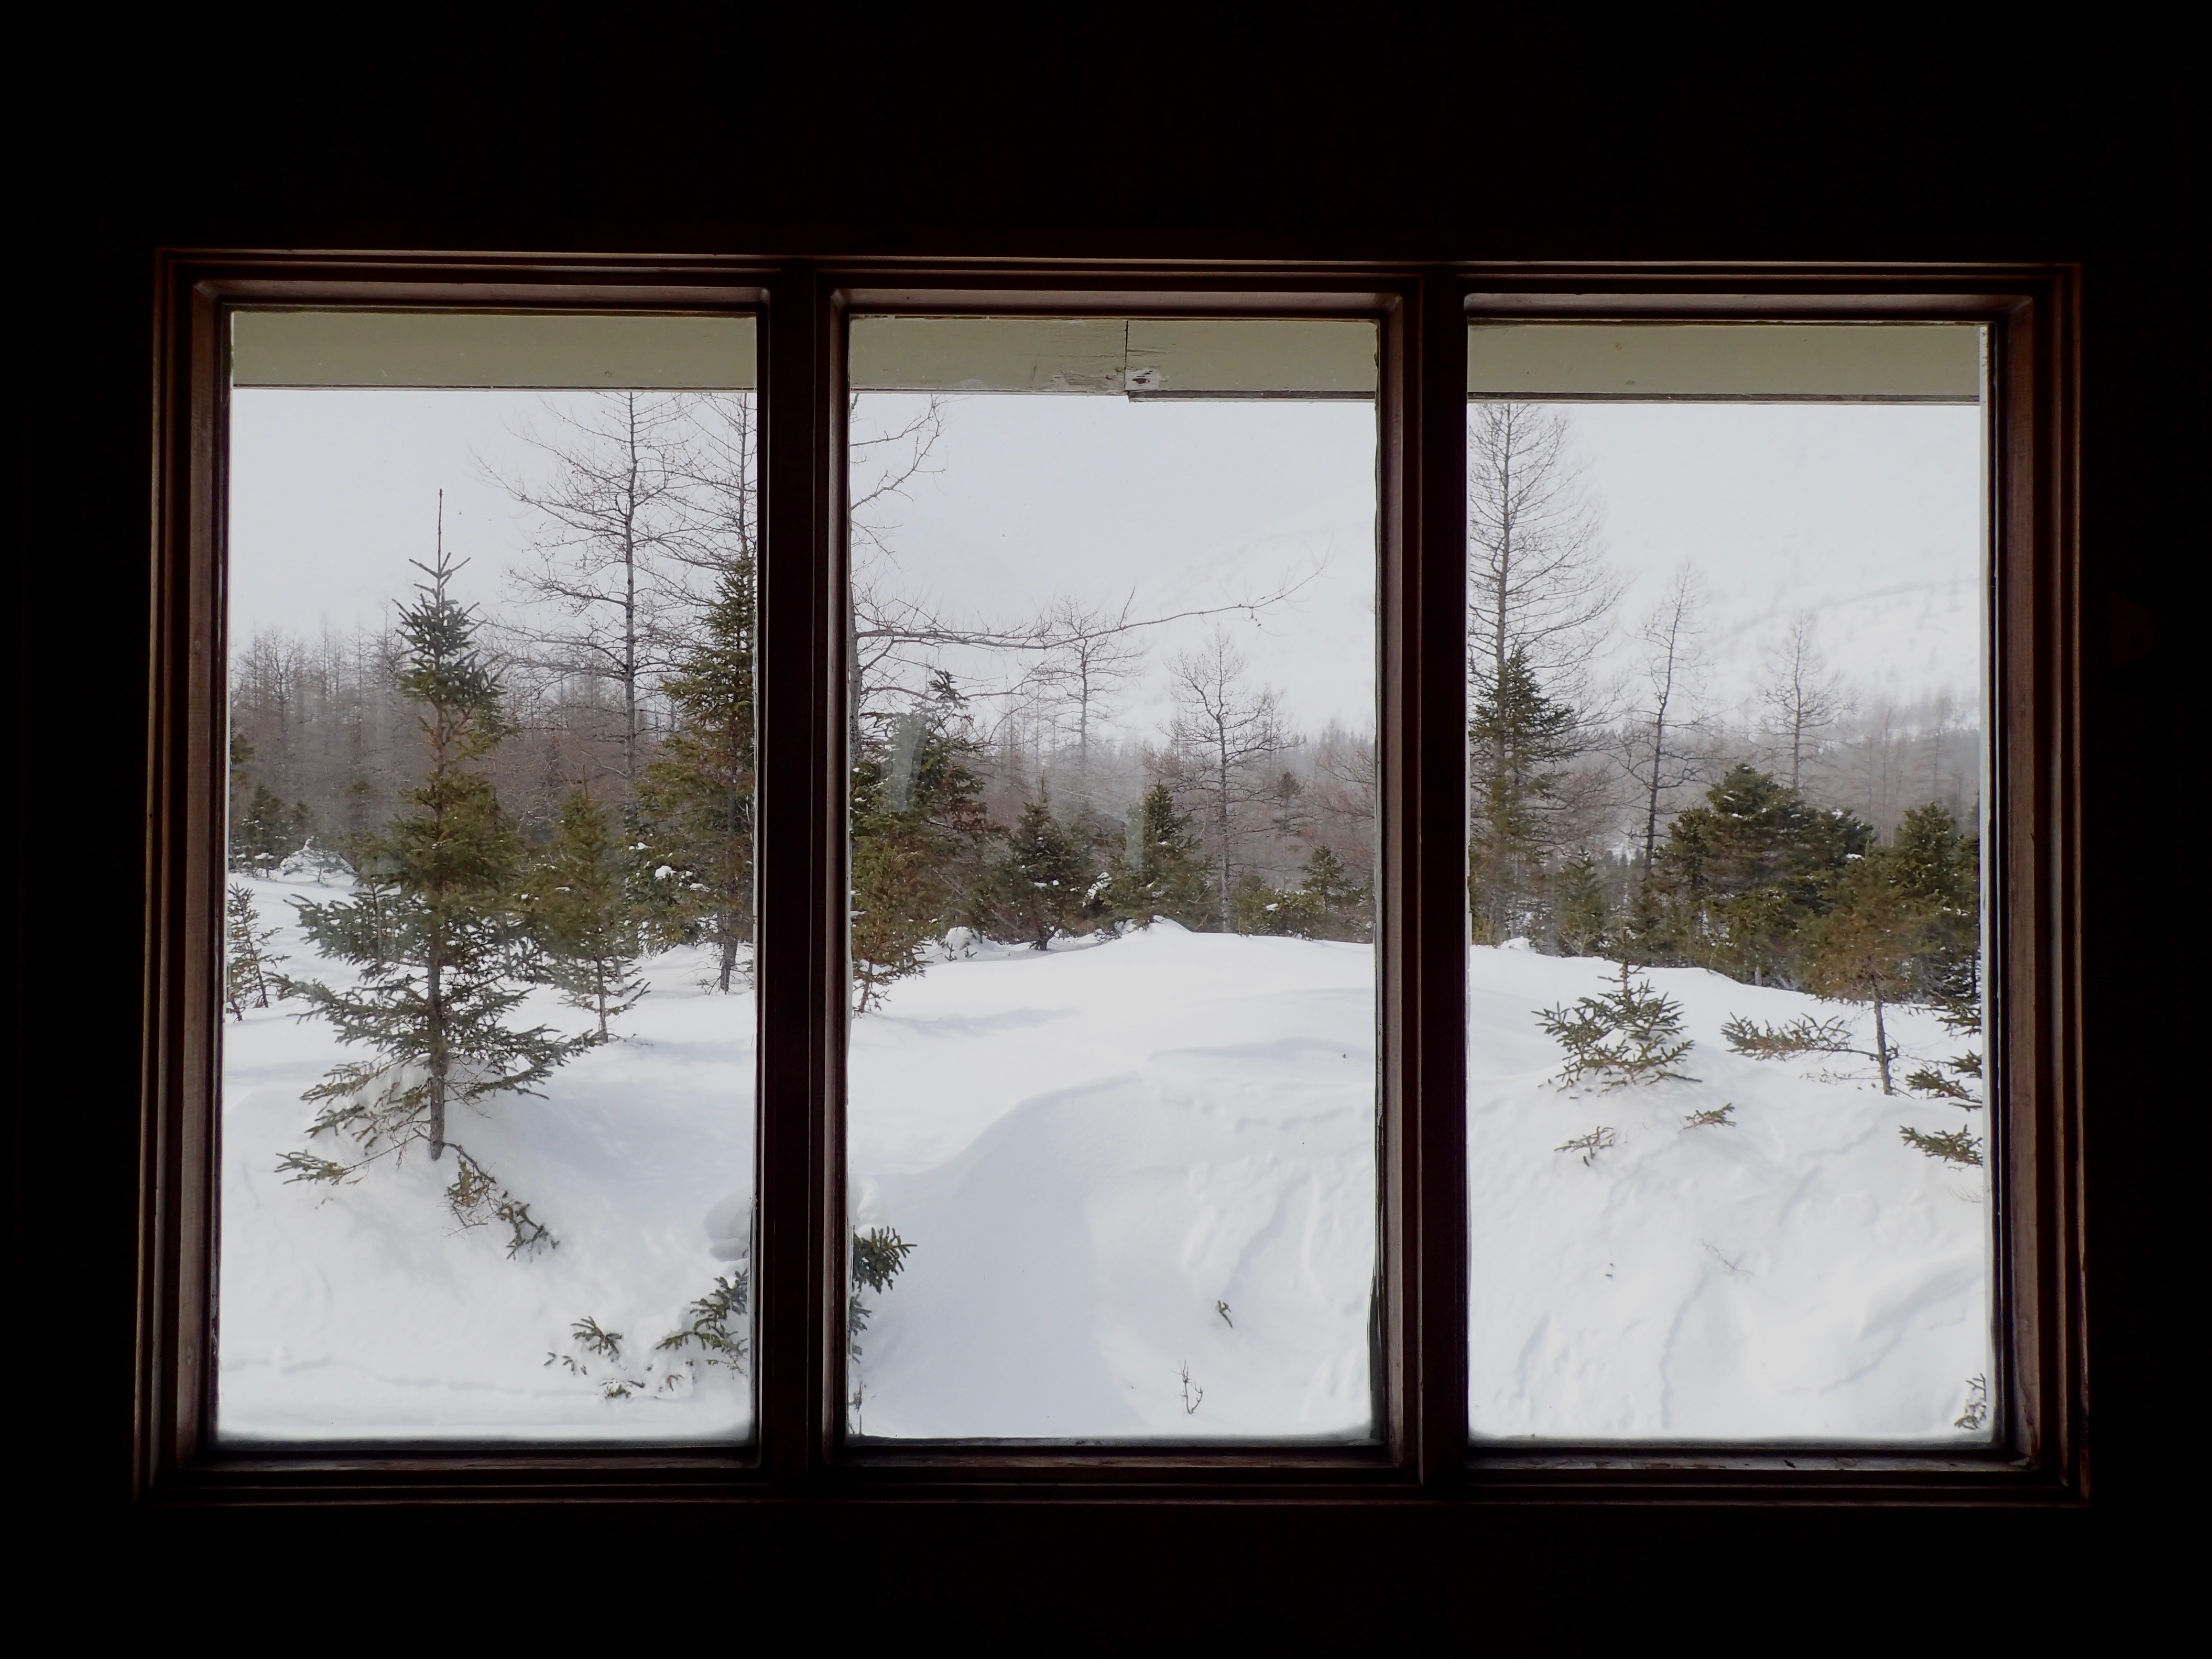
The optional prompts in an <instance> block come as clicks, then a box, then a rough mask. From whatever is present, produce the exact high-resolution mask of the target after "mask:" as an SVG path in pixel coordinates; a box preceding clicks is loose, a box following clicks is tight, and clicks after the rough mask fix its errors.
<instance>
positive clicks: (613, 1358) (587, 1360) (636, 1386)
mask: <svg viewBox="0 0 2212 1659" xmlns="http://www.w3.org/2000/svg"><path fill="white" fill-rule="evenodd" d="M568 1335H569V1339H570V1340H571V1342H572V1343H573V1344H574V1346H575V1348H576V1350H577V1353H580V1354H581V1355H582V1356H583V1357H582V1358H577V1356H576V1354H566V1353H554V1352H550V1351H549V1352H547V1354H546V1356H545V1363H546V1364H548V1365H560V1366H563V1367H565V1368H566V1369H567V1370H568V1373H569V1375H571V1376H581V1377H589V1376H591V1375H592V1362H594V1361H597V1362H598V1363H599V1364H600V1365H601V1366H602V1367H608V1366H611V1367H612V1368H613V1370H614V1374H613V1375H612V1376H606V1377H604V1378H603V1379H602V1380H601V1382H600V1383H599V1394H600V1395H601V1397H602V1398H604V1399H607V1400H628V1399H629V1397H630V1396H631V1395H636V1394H641V1393H643V1392H644V1391H645V1389H646V1388H647V1377H645V1376H623V1371H625V1370H637V1369H639V1368H638V1367H636V1366H635V1365H630V1366H625V1365H624V1364H623V1347H622V1345H623V1334H622V1333H621V1332H620V1331H611V1330H607V1329H605V1328H603V1327H602V1326H601V1325H600V1323H599V1321H598V1320H596V1319H594V1318H592V1316H590V1315H589V1314H586V1315H585V1316H583V1317H582V1318H581V1319H579V1320H578V1321H577V1322H575V1323H574V1325H571V1326H570V1327H569V1328H568ZM643 1369H644V1370H645V1371H646V1372H647V1373H648V1374H650V1373H651V1371H652V1370H653V1367H652V1366H651V1365H647V1366H645V1367H643Z"/></svg>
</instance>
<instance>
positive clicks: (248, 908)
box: [222, 881, 286, 1019]
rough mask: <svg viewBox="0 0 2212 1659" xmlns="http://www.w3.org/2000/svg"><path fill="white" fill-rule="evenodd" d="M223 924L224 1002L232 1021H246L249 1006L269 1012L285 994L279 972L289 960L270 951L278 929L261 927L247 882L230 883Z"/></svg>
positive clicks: (272, 926) (223, 908)
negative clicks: (272, 1001)
mask: <svg viewBox="0 0 2212 1659" xmlns="http://www.w3.org/2000/svg"><path fill="white" fill-rule="evenodd" d="M222 921H223V929H222V932H223V953H222V994H223V1001H224V1003H225V1005H226V1006H228V1008H229V1009H230V1013H231V1018H234V1019H244V1018H246V1005H247V1004H249V1003H251V1004H252V1006H254V1007H256V1008H266V1007H267V1006H269V1004H270V1000H271V998H281V997H282V996H283V994H284V977H283V975H281V974H279V973H277V972H276V964H277V963H280V962H283V961H285V960H286V958H285V957H281V956H278V955H277V954H276V952H274V951H271V950H270V948H269V941H270V939H275V938H276V927H275V926H274V925H273V924H272V925H270V927H261V926H259V925H258V924H259V921H260V918H259V916H258V915H257V914H256V913H255V911H254V908H253V892H252V889H251V888H249V887H247V886H246V884H245V883H244V882H239V881H234V882H233V883H231V884H230V890H229V892H228V895H227V896H225V897H224V900H223V906H222Z"/></svg>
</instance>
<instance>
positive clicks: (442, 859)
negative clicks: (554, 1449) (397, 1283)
mask: <svg viewBox="0 0 2212 1659" xmlns="http://www.w3.org/2000/svg"><path fill="white" fill-rule="evenodd" d="M416 568H418V569H421V570H422V572H423V573H424V574H425V575H426V576H427V577H428V580H427V581H426V582H424V583H422V584H421V585H419V586H418V587H417V590H416V591H417V592H418V593H419V594H420V595H421V597H420V598H419V599H417V600H416V602H415V603H414V604H412V605H407V606H405V607H404V608H403V609H402V610H401V611H400V613H399V630H400V634H401V636H402V638H403V639H404V642H405V646H406V655H405V658H404V667H403V668H402V671H401V673H400V677H399V688H400V690H401V691H402V692H403V693H404V695H405V696H406V697H407V698H408V699H409V700H410V702H413V703H414V704H415V705H416V707H417V709H418V714H417V718H416V725H417V729H418V731H419V732H420V734H421V737H422V746H423V750H424V769H423V774H422V781H420V782H419V783H417V784H416V786H415V787H413V788H411V789H409V790H407V791H406V792H405V793H404V797H403V799H404V811H402V812H401V814H400V815H399V816H398V817H395V818H394V819H393V820H392V822H391V823H389V824H387V825H386V828H385V829H384V830H383V832H382V833H381V834H380V835H378V836H375V837H374V840H373V842H372V843H371V845H370V847H369V848H368V856H367V857H366V858H365V860H364V861H363V867H362V872H361V880H360V883H359V885H358V887H357V890H356V892H355V893H354V894H353V896H350V897H348V898H345V899H338V900H332V901H330V902H322V903H316V902H299V903H298V904H297V906H296V908H297V910H298V913H299V916H300V921H301V927H302V928H303V930H304V931H305V932H306V933H307V938H308V939H309V940H310V941H312V942H313V945H314V946H315V948H316V949H317V950H318V951H319V952H320V953H321V954H323V955H324V956H325V957H331V958H333V959H335V960H337V961H340V962H344V963H352V964H354V965H355V966H356V967H358V968H359V969H361V975H360V977H359V979H358V980H357V981H356V983H355V984H354V985H352V986H351V987H347V988H344V989H337V988H334V987H331V986H328V985H325V984H321V983H319V982H317V981H291V982H289V988H291V989H292V990H294V991H295V992H296V994H299V995H300V996H301V997H304V998H305V999H306V1000H307V1002H308V1004H309V1010H308V1012H309V1013H310V1014H313V1015H317V1016H319V1017H321V1018H325V1019H327V1020H329V1021H330V1022H331V1024H332V1025H333V1026H334V1027H335V1028H336V1029H337V1034H338V1036H339V1038H340V1039H341V1040H342V1041H343V1042H347V1043H349V1044H355V1045H359V1046H361V1047H363V1048H368V1050H370V1054H369V1056H368V1058H367V1059H364V1060H351V1061H348V1062H346V1063H344V1064H343V1065H340V1066H334V1067H333V1068H331V1072H330V1073H328V1075H327V1076H325V1079H324V1080H323V1081H322V1082H321V1083H319V1084H318V1085H315V1086H314V1087H313V1088H312V1089H310V1090H309V1091H307V1096H306V1098H307V1099H308V1100H309V1101H311V1102H320V1103H323V1104H322V1110H321V1111H320V1112H319V1114H318V1115H317V1116H316V1118H315V1121H314V1123H313V1128H312V1129H311V1130H310V1133H322V1132H323V1131H325V1130H331V1131H343V1132H345V1133H349V1134H351V1135H352V1136H353V1137H354V1138H355V1139H356V1141H358V1142H359V1143H360V1144H361V1145H362V1146H363V1147H364V1148H365V1149H367V1152H368V1157H369V1158H374V1157H379V1156H381V1155H383V1153H385V1152H398V1151H400V1150H403V1149H404V1147H405V1146H409V1145H410V1144H413V1143H415V1142H417V1141H422V1142H427V1143H428V1146H429V1149H430V1158H431V1160H432V1161H433V1162H434V1163H435V1162H436V1161H437V1160H438V1159H440V1158H442V1157H443V1156H444V1155H445V1151H446V1148H447V1145H448V1141H447V1128H448V1121H449V1114H450V1111H451V1109H452V1107H453V1105H454V1104H455V1103H461V1102H472V1101H478V1100H482V1099H484V1098H486V1097H489V1096H492V1095H495V1094H499V1093H501V1092H505V1091H520V1092H527V1091H529V1090H530V1087H531V1085H532V1084H536V1083H539V1082H542V1081H543V1080H544V1079H545V1078H546V1077H547V1076H548V1075H549V1074H550V1073H551V1072H552V1070H553V1068H554V1067H555V1066H559V1065H561V1064H562V1062H564V1061H566V1060H568V1059H569V1058H571V1057H572V1056H573V1055H574V1054H577V1053H578V1052H579V1051H580V1050H582V1049H584V1048H589V1047H591V1046H592V1045H593V1044H594V1043H596V1042H598V1041H599V1039H598V1038H597V1037H596V1036H580V1037H564V1036H559V1035H558V1034H556V1032H554V1031H552V1030H550V1029H548V1028H547V1027H545V1026H542V1025H539V1026H531V1027H527V1028H518V1027H516V1026H515V1025H513V1024H511V1023H510V1021H511V1017H512V1015H513V1012H514V1010H515V1007H516V1006H517V1005H518V1004H520V1002H521V1001H522V1000H523V998H524V997H525V996H526V995H527V994H528V990H529V981H530V979H531V977H532V963H531V961H530V957H531V954H532V952H531V951H530V949H529V945H528V940H527V937H526V933H525V930H524V928H523V927H522V925H521V920H520V916H519V915H518V914H517V908H516V903H517V902H516V897H515V879H516V876H517V874H518V872H519V869H520V864H521V859H522V848H521V842H520V837H519V836H517V835H516V833H515V830H514V829H513V826H512V824H511V823H509V822H508V821H507V817H506V816H505V815H504V814H503V813H502V812H501V810H500V805H499V802H498V799H497V798H496V797H495V794H494V793H493V790H492V786H491V784H490V782H489V780H487V779H486V778H485V777H484V776H483V773H482V771H481V770H480V768H481V767H482V765H483V763H485V762H486V761H487V760H488V759H489V757H490V756H491V755H492V753H493V752H494V750H495V749H496V748H497V747H498V744H499V742H500V740H501V738H502V737H503V736H504V735H505V734H506V732H507V720H506V719H505V717H504V715H503V714H502V712H501V690H500V684H499V680H498V678H497V676H496V675H495V673H494V672H493V671H492V669H491V667H490V666H489V665H488V664H487V663H486V662H485V661H484V659H483V654H482V653H481V651H480V649H479V647H478V645H477V629H478V626H479V623H478V622H477V617H476V616H475V615H474V613H473V612H472V611H470V610H469V609H467V608H465V607H464V606H463V605H460V604H459V603H458V602H457V601H456V600H455V599H453V596H452V594H451V592H450V591H449V590H450V585H451V583H452V580H453V575H454V574H455V571H456V569H457V568H458V567H456V566H455V565H453V563H452V562H449V561H448V559H447V556H446V553H445V549H444V544H443V541H442V538H441V542H440V544H439V548H438V552H437V555H436V561H435V563H434V564H430V565H422V564H417V566H416ZM306 1017H307V1016H306V1015H303V1016H302V1018H306ZM367 1161H368V1158H363V1159H362V1162H364V1163H365V1162H367ZM280 1167H283V1168H284V1169H287V1170H291V1171H292V1172H293V1174H294V1176H295V1178H298V1179H307V1180H326V1181H335V1180H338V1179H342V1178H343V1176H346V1175H347V1174H349V1173H350V1170H351V1169H352V1168H358V1167H359V1164H355V1165H353V1166H350V1168H349V1166H345V1165H341V1164H333V1163H331V1161H329V1160H327V1159H321V1158H313V1157H312V1156H310V1155H308V1154H304V1153H296V1152H295V1153H294V1154H291V1155H290V1157H289V1158H287V1159H286V1160H285V1162H284V1164H283V1165H282V1166H280ZM447 1200H448V1201H449V1202H450V1203H451V1204H452V1205H453V1208H454V1211H455V1213H456V1214H457V1215H459V1216H460V1217H461V1218H462V1219H463V1220H464V1221H465V1222H472V1221H474V1220H477V1219H480V1218H482V1214H483V1212H491V1213H495V1214H497V1215H499V1216H500V1217H501V1218H502V1219H506V1220H508V1221H509V1223H510V1225H513V1227H514V1228H515V1237H516V1245H515V1248H516V1249H523V1248H526V1247H527V1245H528V1244H530V1243H534V1242H540V1241H542V1240H543V1238H544V1229H543V1228H537V1227H536V1224H535V1223H534V1222H531V1221H530V1220H529V1218H528V1213H527V1207H526V1206H520V1205H519V1204H516V1203H515V1201H514V1200H512V1199H511V1198H509V1197H508V1196H507V1194H505V1193H504V1192H503V1191H502V1190H501V1188H499V1187H498V1185H497V1183H496V1182H495V1181H493V1180H492V1178H491V1177H490V1176H489V1174H488V1173H487V1172H485V1171H484V1170H483V1168H482V1166H481V1165H479V1164H477V1163H476V1162H475V1161H474V1160H473V1159H472V1158H470V1157H469V1156H468V1154H467V1153H466V1152H459V1173H458V1174H457V1175H456V1176H455V1177H454V1182H453V1186H452V1187H451V1188H449V1189H448V1191H447ZM509 1210H513V1211H517V1212H520V1218H519V1219H518V1218H516V1217H514V1216H511V1215H509V1214H508V1213H507V1212H508V1211H509ZM529 1228H536V1233H537V1237H536V1238H532V1237H531V1236H530V1234H529V1233H528V1232H527V1231H526V1230H527V1229H529Z"/></svg>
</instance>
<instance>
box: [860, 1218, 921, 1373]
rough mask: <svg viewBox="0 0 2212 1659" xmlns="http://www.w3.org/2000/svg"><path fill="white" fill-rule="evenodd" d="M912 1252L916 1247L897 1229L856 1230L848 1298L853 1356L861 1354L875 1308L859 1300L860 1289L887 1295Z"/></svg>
mask: <svg viewBox="0 0 2212 1659" xmlns="http://www.w3.org/2000/svg"><path fill="white" fill-rule="evenodd" d="M913 1253H914V1246H913V1245H912V1244H909V1243H908V1242H907V1241H906V1240H904V1239H902V1238H901V1237H899V1236H898V1231H897V1229H896V1228H893V1227H871V1228H869V1229H868V1230H867V1231H866V1232H859V1231H855V1232H854V1235H853V1259H852V1269H853V1283H852V1290H851V1293H850V1294H849V1295H848V1296H847V1297H846V1298H845V1337H846V1342H847V1346H848V1352H850V1353H851V1355H852V1357H853V1358H855V1359H858V1358H860V1333H861V1332H862V1331H865V1330H866V1329H867V1328H868V1316H869V1315H870V1314H871V1313H872V1312H873V1311H874V1310H872V1308H870V1307H869V1305H868V1304H866V1302H863V1301H862V1300H861V1299H860V1292H861V1291H863V1290H864V1289H865V1290H870V1291H874V1292H875V1293H876V1294H877V1295H878V1296H882V1295H884V1294H885V1293H886V1292H887V1291H890V1287H891V1281H892V1280H893V1279H896V1278H897V1277H898V1276H899V1274H900V1273H902V1272H903V1271H904V1270H905V1267H906V1259H907V1257H908V1256H909V1255H912V1254H913Z"/></svg>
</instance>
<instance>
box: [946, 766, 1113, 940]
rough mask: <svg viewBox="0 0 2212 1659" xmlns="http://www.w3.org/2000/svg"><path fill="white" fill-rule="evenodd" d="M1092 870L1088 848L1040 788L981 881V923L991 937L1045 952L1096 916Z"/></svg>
mask: <svg viewBox="0 0 2212 1659" xmlns="http://www.w3.org/2000/svg"><path fill="white" fill-rule="evenodd" d="M1091 874H1092V872H1091V867H1090V860H1088V859H1086V858H1085V856H1084V849H1083V848H1082V847H1081V846H1079V844H1078V842H1076V840H1075V838H1074V837H1073V836H1071V835H1070V834H1069V833H1068V831H1067V829H1066V827H1065V826H1064V825H1063V824H1061V823H1060V820H1059V819H1058V818H1056V817H1054V816H1053V811H1052V802H1051V799H1049V798H1048V796H1046V795H1045V794H1044V793H1042V791H1040V793H1038V795H1037V797H1036V799H1033V800H1031V801H1030V802H1029V803H1028V804H1027V805H1024V807H1023V808H1022V813H1021V817H1020V818H1019V819H1018V821H1017V822H1016V823H1015V825H1014V827H1013V829H1012V830H1011V831H1009V832H1008V834H1007V836H1006V853H1005V854H1004V856H1002V857H1001V858H1000V859H998V860H995V861H994V862H993V863H992V864H991V865H990V866H988V867H987V869H986V870H985V871H984V872H983V876H982V879H981V881H979V882H978V883H977V884H976V886H975V895H974V914H975V921H976V924H977V925H978V927H980V928H981V930H982V932H983V933H986V934H987V935H988V936H990V937H993V938H996V939H1008V940H1012V939H1018V940H1021V941H1022V942H1024V943H1025V944H1027V945H1030V948H1032V949H1033V950H1038V951H1042V950H1044V949H1045V948H1046V947H1047V946H1048V945H1050V944H1051V943H1052V941H1053V939H1054V937H1055V936H1056V935H1068V934H1074V933H1080V932H1082V931H1084V927H1083V924H1084V922H1085V920H1086V919H1087V918H1088V917H1089V916H1090V915H1093V914H1095V907H1094V906H1093V904H1092V902H1091V891H1090V889H1091Z"/></svg>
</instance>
